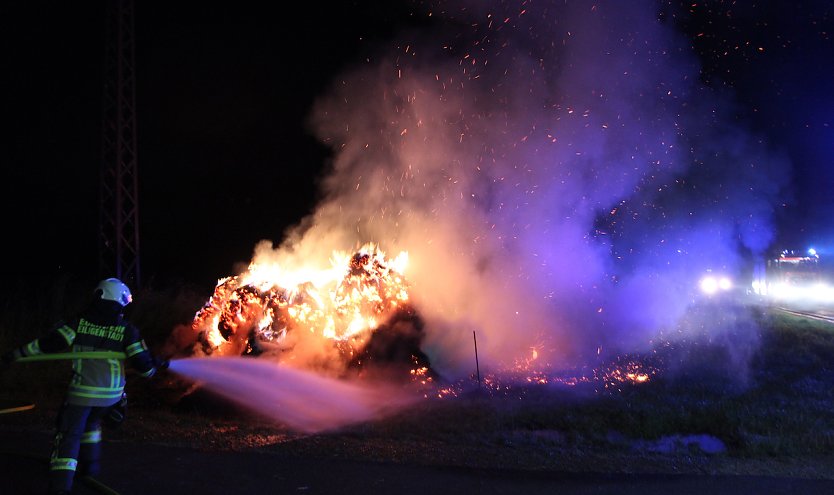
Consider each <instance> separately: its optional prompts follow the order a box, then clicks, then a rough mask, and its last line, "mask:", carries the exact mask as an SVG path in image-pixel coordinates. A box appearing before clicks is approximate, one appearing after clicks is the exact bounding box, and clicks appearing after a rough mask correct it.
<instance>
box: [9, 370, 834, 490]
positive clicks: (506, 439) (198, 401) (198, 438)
mask: <svg viewBox="0 0 834 495" xmlns="http://www.w3.org/2000/svg"><path fill="white" fill-rule="evenodd" d="M132 383H135V384H134V385H132V386H130V387H129V393H130V394H131V397H132V401H131V404H130V406H129V409H128V415H127V419H126V421H125V422H124V423H123V424H122V425H121V426H119V427H117V428H108V429H106V430H105V437H106V442H105V449H106V452H107V458H106V462H105V466H104V472H103V473H102V475H101V476H100V477H99V479H98V481H99V482H100V483H101V484H98V485H93V484H89V483H81V484H79V485H78V486H77V488H76V491H75V493H120V494H134V493H135V494H147V493H189V492H191V493H201V494H211V493H218V494H219V493H223V494H229V493H289V492H293V493H295V492H300V493H345V494H351V493H357V494H358V493H362V494H373V493H398V494H401V495H408V494H411V493H414V494H417V493H419V494H421V495H422V494H425V493H460V492H465V493H519V492H524V493H554V492H555V491H556V490H557V489H558V491H559V493H563V494H570V493H582V494H585V493H618V494H628V493H641V494H652V493H658V494H659V493H679V494H685V493H707V492H710V493H713V494H715V495H719V494H722V493H728V494H729V493H733V494H735V493H762V494H776V493H785V494H788V493H791V494H793V493H809V494H812V493H834V456H816V457H815V458H814V459H809V458H807V457H806V458H801V459H790V458H784V457H780V458H768V457H758V458H739V457H734V456H732V455H727V454H716V455H708V454H705V453H703V452H700V451H694V450H693V451H689V452H674V453H664V454H658V453H650V452H645V451H644V452H640V451H636V450H622V451H619V452H612V451H610V449H608V448H607V447H605V446H600V447H599V448H595V447H594V446H593V445H586V446H585V447H584V448H581V449H580V448H577V447H576V445H575V444H570V445H569V444H567V443H565V442H563V441H562V439H561V438H562V436H561V435H560V434H559V433H558V432H553V431H550V432H548V431H541V430H540V431H531V430H526V429H525V430H522V429H519V430H517V431H512V430H510V429H507V430H505V431H497V432H494V433H495V434H494V435H481V434H479V432H478V430H479V428H480V427H473V429H472V430H471V431H458V432H443V433H442V434H427V433H425V432H424V431H422V430H420V428H418V427H413V426H412V427H406V426H404V425H408V424H410V423H411V422H413V421H414V418H415V417H419V416H420V415H430V416H432V417H431V418H430V419H427V421H429V422H431V424H432V425H434V426H432V428H433V429H437V428H436V425H437V424H438V423H437V422H438V421H439V422H443V421H444V415H445V416H446V420H448V421H449V424H450V425H453V426H454V427H455V428H462V429H464V430H465V429H466V428H465V427H462V426H461V425H462V424H465V423H466V422H461V420H460V417H459V416H456V415H459V414H460V411H459V408H460V407H463V406H459V405H445V404H444V405H442V406H440V407H438V406H437V405H433V404H429V403H427V404H425V405H418V406H417V407H416V409H415V410H414V411H410V412H408V413H406V414H405V415H404V416H403V417H400V418H392V419H391V420H387V421H381V422H378V423H374V424H366V425H356V426H353V427H349V428H345V429H342V430H340V431H334V432H328V433H321V434H316V435H304V434H298V433H294V432H291V431H289V430H287V429H286V428H284V427H282V426H280V425H277V424H274V423H271V422H267V421H265V420H263V419H262V418H258V417H255V416H252V415H251V414H248V413H246V412H245V411H241V410H239V409H237V408H236V407H234V406H232V405H230V404H228V403H225V402H223V401H221V400H219V399H217V398H216V397H214V396H212V395H211V394H202V393H201V392H196V393H193V394H191V395H190V397H191V400H183V399H182V395H181V394H182V393H183V392H184V391H187V388H185V386H186V385H185V384H184V383H182V382H180V381H179V380H177V379H176V378H172V377H170V376H169V377H167V378H166V377H164V376H162V377H158V378H157V379H155V381H154V382H153V383H147V382H138V381H135V380H134V381H133V382H132ZM16 393H19V392H16ZM23 395H26V394H25V393H24V394H23ZM61 397H62V390H61V389H60V388H58V387H49V386H46V385H45V384H44V386H43V387H41V389H40V390H39V393H38V395H37V401H28V402H30V403H35V407H34V408H33V409H31V410H28V411H22V412H17V413H10V414H4V415H0V437H2V438H3V442H2V445H3V448H2V449H0V450H2V451H3V456H2V457H3V460H4V462H3V466H4V467H3V473H2V475H3V479H4V480H6V481H5V482H4V484H5V486H6V487H7V488H8V489H9V491H5V490H4V493H21V494H26V493H43V490H44V489H45V481H44V474H45V472H46V467H45V458H46V457H47V455H48V452H49V448H50V444H51V425H52V421H53V416H54V412H55V411H56V410H57V406H58V404H59V403H60V400H61ZM494 400H495V399H494V398H489V397H472V398H462V399H460V401H461V403H463V402H468V403H469V405H470V406H473V408H474V409H473V410H481V409H483V406H485V405H486V404H485V403H479V401H494ZM24 402H27V401H25V400H23V401H21V400H20V399H18V402H17V403H24ZM17 403H16V404H17ZM6 405H7V406H8V404H6ZM467 414H471V412H470V413H467ZM478 421H482V419H478V418H477V417H472V418H471V422H478ZM502 428H504V427H502ZM108 490H109V491H108Z"/></svg>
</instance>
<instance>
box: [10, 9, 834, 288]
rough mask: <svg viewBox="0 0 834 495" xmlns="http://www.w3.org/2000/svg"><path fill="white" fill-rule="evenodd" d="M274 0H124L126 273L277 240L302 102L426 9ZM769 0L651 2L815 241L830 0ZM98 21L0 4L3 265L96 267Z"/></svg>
mask: <svg viewBox="0 0 834 495" xmlns="http://www.w3.org/2000/svg"><path fill="white" fill-rule="evenodd" d="M447 3H448V2H447ZM284 4H285V2H280V3H279V2H272V3H270V4H269V5H273V6H272V7H270V8H269V9H264V8H263V5H267V4H265V3H264V4H261V3H235V4H228V5H226V6H225V7H219V6H217V5H216V4H213V3H205V2H146V1H142V2H137V7H136V15H135V20H136V28H135V32H136V54H137V59H136V63H137V72H136V75H137V86H136V89H137V99H136V107H137V115H138V146H139V148H138V156H139V167H140V171H139V178H140V221H141V249H142V275H143V279H144V280H145V281H150V280H154V281H158V283H161V284H163V283H168V282H171V281H177V280H185V281H189V282H194V283H198V284H212V283H213V282H215V281H216V280H217V279H218V278H220V277H223V276H226V275H230V274H232V269H233V264H234V263H236V262H241V261H244V262H245V261H248V259H249V257H250V255H251V252H252V248H253V246H254V244H255V243H256V242H257V241H258V240H260V239H273V240H275V241H276V242H278V241H280V240H281V238H282V234H283V232H284V230H285V229H286V228H287V227H288V226H291V225H293V224H295V223H297V222H298V221H299V220H300V219H301V218H302V217H303V216H305V215H306V214H307V213H309V212H310V211H311V210H312V209H313V207H314V206H315V205H316V203H317V191H318V178H319V177H320V176H321V174H322V172H323V171H324V170H326V167H327V163H328V158H329V156H330V151H329V150H328V149H327V148H326V147H324V146H322V145H321V144H319V143H318V142H317V140H316V139H315V138H313V137H312V135H311V134H310V132H308V130H307V124H306V119H307V115H308V113H309V112H310V109H311V106H312V104H313V102H314V101H315V100H316V98H317V97H318V96H320V95H322V94H323V93H325V92H327V90H328V88H329V87H330V86H331V85H332V84H334V83H335V82H336V81H338V78H339V77H340V74H342V73H343V72H344V71H345V70H346V69H349V68H350V67H353V66H355V65H357V64H360V63H361V62H362V61H363V60H364V59H365V58H366V57H369V56H373V54H374V53H375V51H376V50H377V49H378V47H382V48H381V49H386V47H387V45H388V44H390V43H391V41H390V40H392V39H394V37H395V35H396V33H397V32H399V31H400V30H401V29H404V28H406V27H409V28H416V29H419V28H420V27H421V26H427V25H430V24H431V23H432V22H436V21H435V20H434V19H428V18H426V17H425V16H424V15H423V13H422V12H424V11H423V10H422V9H416V8H414V7H412V6H411V5H410V4H408V3H406V2H350V1H341V2H315V3H307V4H304V7H302V5H300V4H299V5H296V4H295V3H292V2H290V3H286V5H284ZM739 4H744V5H739ZM670 5H671V6H670ZM787 5H788V4H787V3H785V2H753V3H750V2H705V3H701V2H698V3H694V2H684V3H680V4H679V3H677V2H672V3H671V4H670V3H669V2H664V3H663V6H664V7H665V8H667V9H670V11H672V12H674V13H675V18H676V19H677V21H675V23H676V24H678V25H679V28H680V30H681V32H682V33H683V35H684V36H685V37H686V38H687V39H688V40H690V44H691V46H692V48H693V50H694V51H695V52H696V53H697V54H698V55H699V57H700V60H701V63H702V78H703V80H704V83H705V84H707V85H712V86H714V87H717V88H724V89H728V90H729V91H730V92H731V94H732V95H733V98H734V101H735V105H737V107H736V109H735V112H736V114H737V118H738V120H739V121H740V122H744V123H745V124H746V125H748V126H749V127H750V128H752V129H754V130H755V131H756V132H758V133H760V135H761V136H762V139H763V140H765V141H767V143H768V145H769V147H771V148H772V149H773V150H774V152H781V153H785V154H787V156H788V157H789V158H790V160H791V161H792V163H793V167H794V174H793V178H792V186H791V194H790V195H789V196H787V197H786V200H785V202H784V206H783V207H781V208H780V209H779V211H778V212H777V220H778V223H779V229H778V232H777V238H778V241H777V243H781V244H785V245H788V244H790V245H792V246H796V247H804V246H806V245H809V244H814V245H815V247H817V248H818V249H819V250H820V251H821V252H823V253H826V252H831V253H832V255H834V227H833V226H832V222H831V215H832V214H834V199H832V198H833V197H834V194H832V191H834V129H832V126H834V91H832V88H834V41H832V34H833V33H832V31H834V20H832V14H834V8H832V6H831V2H822V1H807V0H805V1H799V2H792V3H791V4H790V6H789V7H788V6H787ZM103 23H104V15H103V3H102V2H98V1H92V2H43V1H27V2H4V3H3V5H2V6H0V31H2V33H3V34H2V36H3V42H2V57H0V64H2V74H3V76H2V78H0V80H2V86H0V87H2V100H0V101H2V106H0V109H2V115H3V117H4V121H5V123H6V126H5V127H6V130H5V131H4V132H3V138H2V140H0V162H2V167H3V180H2V189H0V191H2V198H3V203H2V205H3V206H2V215H3V227H4V228H3V231H4V234H3V238H4V241H5V242H4V245H5V248H6V251H7V252H8V254H6V255H5V256H4V258H3V271H4V273H6V274H7V275H6V276H7V278H13V277H19V276H20V275H21V274H23V275H25V276H29V275H27V274H30V273H31V274H34V275H32V276H37V277H54V276H56V275H59V274H65V273H79V274H80V273H90V272H94V271H95V269H96V256H97V254H96V240H97V239H96V232H97V220H98V216H97V207H98V171H99V168H98V167H99V165H100V150H101V132H100V131H101V126H100V121H101V88H102V70H101V65H102V60H103V53H104V49H103V40H104V36H103V33H104V24H103Z"/></svg>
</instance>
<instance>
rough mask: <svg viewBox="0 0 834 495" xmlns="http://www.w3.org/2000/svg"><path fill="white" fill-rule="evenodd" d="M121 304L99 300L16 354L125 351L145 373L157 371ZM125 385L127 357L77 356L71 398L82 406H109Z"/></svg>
mask: <svg viewBox="0 0 834 495" xmlns="http://www.w3.org/2000/svg"><path fill="white" fill-rule="evenodd" d="M121 310H122V308H121V306H119V305H118V304H117V303H114V302H112V301H104V300H102V301H97V302H96V303H95V304H94V305H93V306H92V307H91V308H90V309H89V310H87V311H85V312H84V313H82V314H81V315H80V316H77V317H75V318H73V319H72V320H70V321H67V322H64V323H61V324H59V325H57V326H56V327H55V328H54V329H53V330H52V331H50V332H49V333H48V334H46V335H44V336H43V337H41V338H39V339H36V340H33V341H32V342H30V343H28V344H26V345H24V346H22V347H20V348H18V349H17V350H15V351H14V355H15V357H26V356H34V355H38V354H44V353H54V352H61V351H65V350H66V349H67V348H70V349H71V350H72V352H91V351H92V352H99V351H116V352H123V353H125V355H126V356H127V359H129V360H130V364H131V365H132V366H133V367H134V368H135V369H136V370H137V371H138V372H139V374H140V375H141V376H143V377H146V378H149V377H151V376H153V374H154V373H155V372H156V367H155V366H154V359H153V357H152V356H151V353H150V352H149V351H148V347H147V346H146V345H145V342H144V340H142V337H141V336H140V335H139V330H138V329H137V328H136V327H135V326H134V325H132V324H131V323H129V322H127V321H126V320H124V319H123V317H122V314H121ZM124 387H125V359H121V358H119V359H73V360H72V379H71V380H70V384H69V390H68V391H67V402H68V403H70V404H77V405H81V406H99V407H106V406H110V405H113V404H115V403H116V402H118V401H119V399H120V398H121V397H122V393H123V392H124Z"/></svg>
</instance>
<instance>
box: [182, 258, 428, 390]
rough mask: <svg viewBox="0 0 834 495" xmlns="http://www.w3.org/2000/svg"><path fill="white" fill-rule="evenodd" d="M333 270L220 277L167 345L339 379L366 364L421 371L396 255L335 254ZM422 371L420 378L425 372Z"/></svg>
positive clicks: (266, 269) (258, 268) (261, 269)
mask: <svg viewBox="0 0 834 495" xmlns="http://www.w3.org/2000/svg"><path fill="white" fill-rule="evenodd" d="M333 259H334V260H338V262H334V266H333V268H331V269H329V270H320V271H318V272H316V273H308V276H309V279H307V280H302V281H298V280H299V277H298V276H297V275H295V274H291V273H288V272H286V271H282V270H280V269H278V267H274V266H263V265H257V264H255V263H253V264H251V265H250V267H249V269H248V270H247V271H246V272H245V273H243V274H241V275H237V276H233V277H227V278H224V279H221V280H220V281H219V282H218V284H217V286H216V287H215V290H214V293H213V294H212V295H211V297H210V298H209V300H208V301H207V302H206V303H205V305H204V306H203V307H202V308H201V309H200V310H199V311H198V312H197V314H196V315H195V317H194V320H193V322H192V323H191V325H190V326H188V327H186V326H181V327H178V328H176V329H175V330H174V332H173V333H172V336H171V339H170V340H169V346H171V347H176V348H178V349H180V350H181V351H182V352H181V353H183V354H185V355H197V356H239V355H252V356H263V357H265V358H271V359H276V360H280V361H283V362H291V363H292V364H293V365H295V366H299V367H303V368H311V369H317V370H320V371H329V372H332V373H334V374H341V373H343V372H345V371H347V370H348V369H349V370H351V371H353V372H356V371H358V370H361V369H362V368H364V367H366V366H368V365H374V366H379V367H385V368H388V369H390V368H392V367H393V368H397V369H399V370H401V371H403V373H404V376H409V375H410V374H411V373H410V371H412V369H422V368H425V369H428V368H429V360H428V357H427V356H426V355H425V354H424V353H423V352H422V351H421V350H420V345H421V343H422V339H423V322H422V320H421V318H420V317H419V315H418V314H417V312H416V310H415V308H414V307H412V306H411V305H410V303H409V295H408V283H407V282H406V280H405V278H404V276H403V275H402V267H401V265H403V264H404V262H403V261H402V260H403V259H405V257H404V255H403V254H401V255H400V256H399V257H398V258H397V259H395V260H393V261H391V262H389V261H387V260H386V259H385V256H384V254H383V253H382V252H381V251H380V250H379V249H378V248H377V247H376V246H374V245H372V244H368V245H366V246H364V247H363V248H361V249H360V250H358V251H357V252H355V253H353V254H351V255H335V254H334V258H333ZM424 374H425V373H424Z"/></svg>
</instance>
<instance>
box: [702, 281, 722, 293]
mask: <svg viewBox="0 0 834 495" xmlns="http://www.w3.org/2000/svg"><path fill="white" fill-rule="evenodd" d="M701 292H703V293H704V294H715V293H716V292H718V280H716V279H715V277H704V278H702V279H701Z"/></svg>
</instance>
